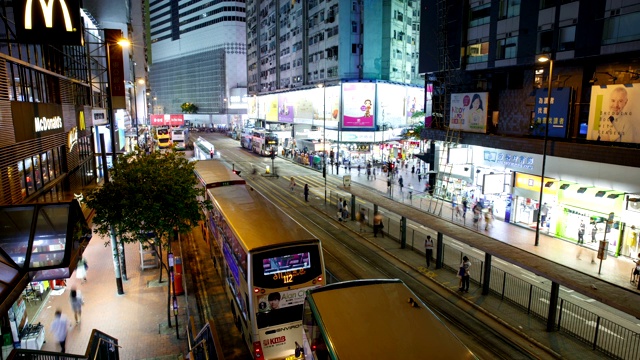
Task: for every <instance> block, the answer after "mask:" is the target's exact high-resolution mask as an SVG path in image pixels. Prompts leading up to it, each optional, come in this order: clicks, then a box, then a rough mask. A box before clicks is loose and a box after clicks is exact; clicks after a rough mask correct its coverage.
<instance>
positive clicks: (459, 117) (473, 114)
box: [449, 92, 489, 133]
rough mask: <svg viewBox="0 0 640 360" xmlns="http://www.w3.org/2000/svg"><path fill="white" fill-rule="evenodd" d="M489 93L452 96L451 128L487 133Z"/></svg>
mask: <svg viewBox="0 0 640 360" xmlns="http://www.w3.org/2000/svg"><path fill="white" fill-rule="evenodd" d="M488 98H489V93H486V92H481V93H463V94H451V117H450V119H451V120H450V122H449V128H450V129H454V130H462V131H470V132H480V133H485V132H487V104H488V101H487V100H488Z"/></svg>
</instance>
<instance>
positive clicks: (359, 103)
mask: <svg viewBox="0 0 640 360" xmlns="http://www.w3.org/2000/svg"><path fill="white" fill-rule="evenodd" d="M375 95H376V84H375V83H344V84H342V98H343V112H344V114H343V120H342V126H343V127H347V128H355V127H373V125H374V124H375V121H374V120H375V114H374V112H375V108H374V106H373V104H374V102H375Z"/></svg>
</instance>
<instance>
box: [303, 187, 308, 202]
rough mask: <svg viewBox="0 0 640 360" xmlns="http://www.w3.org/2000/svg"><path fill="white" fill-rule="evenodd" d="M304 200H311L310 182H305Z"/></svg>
mask: <svg viewBox="0 0 640 360" xmlns="http://www.w3.org/2000/svg"><path fill="white" fill-rule="evenodd" d="M304 201H306V202H309V184H304Z"/></svg>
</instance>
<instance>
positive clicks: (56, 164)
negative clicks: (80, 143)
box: [53, 148, 62, 177]
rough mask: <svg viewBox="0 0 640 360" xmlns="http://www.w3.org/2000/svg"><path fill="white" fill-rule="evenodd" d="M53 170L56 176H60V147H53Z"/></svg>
mask: <svg viewBox="0 0 640 360" xmlns="http://www.w3.org/2000/svg"><path fill="white" fill-rule="evenodd" d="M53 171H54V173H55V177H58V176H60V173H61V171H62V167H61V166H60V148H55V149H53Z"/></svg>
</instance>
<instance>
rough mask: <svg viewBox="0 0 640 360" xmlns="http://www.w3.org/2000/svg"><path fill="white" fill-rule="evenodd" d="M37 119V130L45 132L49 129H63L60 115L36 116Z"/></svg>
mask: <svg viewBox="0 0 640 360" xmlns="http://www.w3.org/2000/svg"><path fill="white" fill-rule="evenodd" d="M34 121H35V129H36V132H37V133H39V132H43V131H49V130H57V129H62V118H61V117H60V116H54V117H51V118H47V117H44V116H43V117H36V118H35V119H34Z"/></svg>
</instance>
